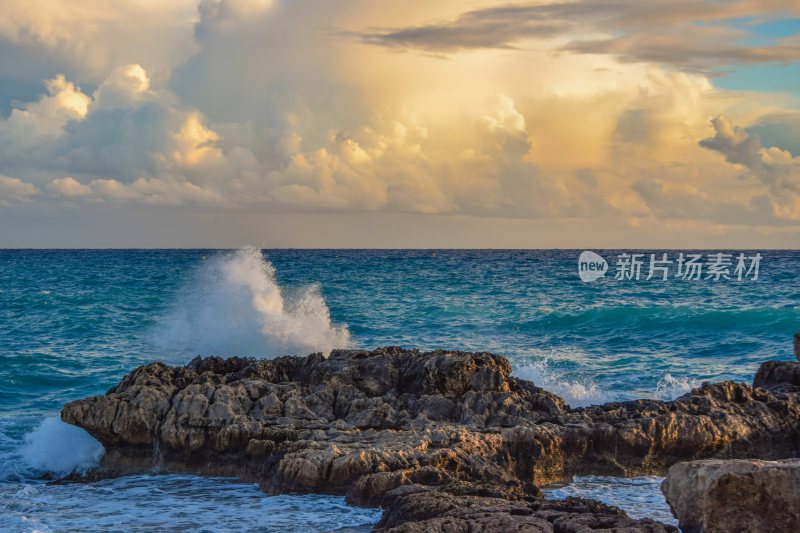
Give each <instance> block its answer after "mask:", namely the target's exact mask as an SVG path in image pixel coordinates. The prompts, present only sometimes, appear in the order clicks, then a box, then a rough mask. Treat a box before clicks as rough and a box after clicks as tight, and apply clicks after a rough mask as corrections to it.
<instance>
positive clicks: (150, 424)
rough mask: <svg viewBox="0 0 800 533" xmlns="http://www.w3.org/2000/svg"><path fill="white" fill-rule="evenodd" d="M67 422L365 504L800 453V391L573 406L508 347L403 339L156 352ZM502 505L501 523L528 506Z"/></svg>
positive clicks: (730, 389)
mask: <svg viewBox="0 0 800 533" xmlns="http://www.w3.org/2000/svg"><path fill="white" fill-rule="evenodd" d="M765 368H767V367H766V366H765V367H763V368H762V371H763V372H768V371H767V370H765ZM760 374H761V372H760ZM771 379H772V378H771ZM781 379H783V378H781ZM62 419H63V420H64V421H65V422H67V423H70V424H74V425H77V426H80V427H82V428H84V429H86V430H87V431H88V432H89V433H91V434H92V435H93V436H95V437H96V438H97V439H98V440H100V441H101V442H102V443H103V445H104V446H105V448H106V455H105V457H104V458H103V462H102V469H106V470H107V471H115V472H126V471H141V470H145V469H149V468H151V467H153V466H158V467H159V468H160V470H161V471H164V472H194V473H199V474H208V475H227V476H238V477H239V478H241V479H243V480H247V481H254V482H257V483H259V485H260V487H261V488H262V489H263V490H265V491H267V492H270V493H284V492H314V493H326V494H344V495H346V496H347V498H348V500H349V501H350V502H352V503H356V504H360V505H379V504H380V503H381V502H382V501H383V498H384V497H385V496H386V495H387V494H388V493H390V492H392V491H394V490H395V489H397V488H399V487H403V486H410V485H422V486H426V487H454V486H457V485H458V486H464V485H463V484H472V485H476V484H477V485H480V486H482V487H488V488H489V489H491V490H496V489H498V488H502V490H503V491H504V493H506V494H511V493H513V494H516V495H517V497H523V496H524V497H528V498H531V497H533V498H535V497H537V496H539V495H540V492H539V489H538V488H537V486H540V485H543V484H547V483H551V482H554V481H558V480H561V479H564V478H565V477H568V476H570V475H577V474H608V475H618V476H631V475H641V474H659V473H663V472H665V471H666V469H667V468H668V467H669V466H671V465H672V464H674V463H676V462H679V461H687V460H695V459H702V458H712V457H716V458H735V457H747V458H764V459H776V458H786V457H794V456H796V454H797V451H798V448H800V394H798V393H796V392H794V391H793V390H792V389H791V388H788V389H787V388H786V387H779V388H778V389H775V388H765V387H757V388H753V387H750V386H748V385H746V384H743V383H733V382H723V383H716V384H705V385H703V386H702V387H700V388H698V389H696V390H694V391H692V392H691V393H689V394H687V395H684V396H683V397H681V398H679V399H677V400H675V401H674V402H662V401H656V400H637V401H630V402H614V403H609V404H605V405H601V406H593V407H588V408H583V409H570V408H569V406H567V405H566V404H565V403H564V401H563V400H562V399H561V398H559V397H557V396H556V395H554V394H552V393H549V392H547V391H545V390H543V389H541V388H539V387H537V386H535V384H533V383H531V382H529V381H525V380H521V379H518V378H515V377H513V376H512V375H511V365H510V364H509V362H508V361H507V360H506V359H505V358H503V357H501V356H498V355H493V354H489V353H465V352H451V351H441V350H439V351H433V352H425V353H423V352H419V351H416V350H403V349H400V348H395V347H389V348H380V349H377V350H374V351H371V352H370V351H364V350H339V351H334V352H332V353H331V355H330V357H328V358H325V357H323V356H322V355H320V354H313V355H310V356H307V357H281V358H277V359H272V360H253V359H242V358H230V359H222V358H218V357H210V358H205V359H200V358H197V359H194V360H193V361H192V362H190V363H189V364H188V365H186V366H185V367H168V366H166V365H163V364H161V363H154V364H151V365H147V366H143V367H140V368H138V369H136V370H134V371H133V372H132V373H131V374H129V375H128V376H126V377H125V378H124V379H123V380H122V382H120V384H119V385H117V386H116V387H114V388H113V389H111V390H110V391H108V393H107V394H105V395H103V396H98V397H94V398H88V399H85V400H78V401H75V402H71V403H69V404H67V405H66V406H65V407H64V409H63V411H62ZM487 490H488V489H487ZM426 494H427V493H426ZM448 494H450V496H451V497H459V498H460V497H465V495H463V494H454V493H453V492H449V493H448ZM469 496H470V497H471V496H474V495H469ZM416 497H417V496H415V498H416ZM419 497H422V496H419ZM425 497H426V498H433V497H434V496H431V495H426V496H425ZM487 497H488V496H487ZM469 501H470V502H472V501H473V500H469ZM437 505H438V504H437ZM515 505H516V504H515ZM520 505H521V504H520ZM537 512H538V511H537ZM503 513H504V512H502V513H500V514H499V515H498V517H496V518H497V519H498V520H507V519H508V520H512V518H513V517H514V516H518V515H515V514H514V513H512V512H511V511H509V512H508V513H506V514H508V516H509V517H512V518H508V517H506V518H500V515H503V516H505V515H504V514H503ZM589 514H592V513H591V512H590V513H589ZM519 516H521V515H519ZM462 518H463V517H462ZM540 518H542V516H540V515H538V514H537V515H536V519H537V520H538V519H540ZM584 518H585V517H584ZM586 519H588V518H586ZM513 520H517V519H516V518H513ZM545 520H546V518H545ZM550 523H551V524H553V523H554V522H552V521H550ZM387 527H388V526H387ZM392 527H394V526H392ZM398 527H399V526H398ZM403 527H405V526H403ZM409 527H411V526H409ZM437 527H438V526H437ZM481 527H483V526H481ZM525 527H527V526H525ZM637 527H638V526H637ZM559 531H561V529H559Z"/></svg>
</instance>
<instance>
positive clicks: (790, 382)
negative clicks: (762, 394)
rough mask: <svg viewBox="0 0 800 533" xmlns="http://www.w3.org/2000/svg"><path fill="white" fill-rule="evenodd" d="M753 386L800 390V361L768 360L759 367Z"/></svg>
mask: <svg viewBox="0 0 800 533" xmlns="http://www.w3.org/2000/svg"><path fill="white" fill-rule="evenodd" d="M753 387H761V388H768V389H772V390H778V389H780V390H789V391H793V392H794V391H800V363H795V362H792V361H767V362H766V363H764V364H762V365H761V367H760V368H759V369H758V373H756V377H755V378H754V379H753Z"/></svg>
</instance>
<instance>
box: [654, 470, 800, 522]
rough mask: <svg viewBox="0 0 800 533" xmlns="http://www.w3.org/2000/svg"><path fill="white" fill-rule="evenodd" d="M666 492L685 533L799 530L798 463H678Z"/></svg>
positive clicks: (665, 483)
mask: <svg viewBox="0 0 800 533" xmlns="http://www.w3.org/2000/svg"><path fill="white" fill-rule="evenodd" d="M662 491H663V492H664V495H665V496H666V498H667V502H668V503H669V505H670V507H671V508H672V511H673V514H674V515H675V516H676V517H677V518H678V521H679V524H680V527H681V529H682V530H683V531H684V532H685V533H694V532H700V531H747V532H750V533H761V532H763V533H767V532H772V531H798V530H800V460H798V459H787V460H782V461H759V460H746V459H738V460H729V461H723V460H713V459H712V460H705V461H693V462H688V463H678V464H676V465H674V466H672V467H671V468H670V469H669V475H668V476H667V478H666V479H665V480H664V483H663V485H662Z"/></svg>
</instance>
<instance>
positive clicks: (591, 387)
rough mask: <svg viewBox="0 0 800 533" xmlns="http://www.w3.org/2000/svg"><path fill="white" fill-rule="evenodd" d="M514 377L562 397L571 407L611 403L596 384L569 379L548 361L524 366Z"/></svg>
mask: <svg viewBox="0 0 800 533" xmlns="http://www.w3.org/2000/svg"><path fill="white" fill-rule="evenodd" d="M514 376H515V377H518V378H521V379H525V380H528V381H531V382H533V383H534V384H535V385H536V386H537V387H541V388H543V389H544V390H546V391H548V392H552V393H553V394H556V395H558V396H560V397H561V398H563V399H564V401H565V402H567V405H569V406H570V407H586V406H587V405H596V404H601V403H605V402H608V401H611V398H610V397H609V395H608V394H607V393H606V392H605V391H604V390H602V389H601V388H600V387H599V386H598V385H597V384H596V383H593V382H591V381H589V380H583V381H579V380H573V379H567V378H566V377H565V376H564V375H563V374H561V373H560V372H558V371H557V370H555V369H553V368H551V367H550V366H549V365H548V361H547V360H542V361H537V362H534V363H530V364H527V365H522V366H520V367H519V368H518V369H515V370H514Z"/></svg>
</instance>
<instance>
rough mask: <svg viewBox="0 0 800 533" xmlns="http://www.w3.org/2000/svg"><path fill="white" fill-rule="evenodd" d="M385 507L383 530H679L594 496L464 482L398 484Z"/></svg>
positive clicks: (422, 532)
mask: <svg viewBox="0 0 800 533" xmlns="http://www.w3.org/2000/svg"><path fill="white" fill-rule="evenodd" d="M383 507H384V509H386V511H385V512H384V514H383V517H382V518H381V521H380V523H379V524H378V526H377V527H376V531H377V532H381V533H389V532H391V533H439V532H440V533H445V532H447V533H450V532H464V533H467V532H470V533H472V532H495V531H530V532H547V533H552V532H559V533H561V532H564V533H566V532H578V531H595V530H603V531H626V532H630V533H634V532H642V533H644V532H652V533H657V532H659V533H660V532H670V531H677V528H675V527H672V526H666V525H664V524H661V523H659V522H655V521H653V520H649V519H644V520H635V519H632V518H630V517H628V516H627V515H626V514H625V513H624V512H623V511H621V510H620V509H617V508H615V507H610V506H607V505H604V504H602V503H599V502H596V501H592V500H583V499H579V498H569V499H566V500H554V501H549V500H542V499H540V498H530V497H521V496H519V495H518V494H516V493H514V492H508V491H505V490H503V489H502V488H494V489H485V488H481V487H475V486H471V485H468V484H467V485H465V484H456V485H449V486H445V487H441V488H439V489H438V490H434V489H431V488H430V487H424V486H420V485H408V486H405V487H399V488H397V489H394V490H392V491H391V492H389V493H388V494H387V495H386V497H385V499H384V502H383Z"/></svg>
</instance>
